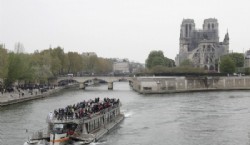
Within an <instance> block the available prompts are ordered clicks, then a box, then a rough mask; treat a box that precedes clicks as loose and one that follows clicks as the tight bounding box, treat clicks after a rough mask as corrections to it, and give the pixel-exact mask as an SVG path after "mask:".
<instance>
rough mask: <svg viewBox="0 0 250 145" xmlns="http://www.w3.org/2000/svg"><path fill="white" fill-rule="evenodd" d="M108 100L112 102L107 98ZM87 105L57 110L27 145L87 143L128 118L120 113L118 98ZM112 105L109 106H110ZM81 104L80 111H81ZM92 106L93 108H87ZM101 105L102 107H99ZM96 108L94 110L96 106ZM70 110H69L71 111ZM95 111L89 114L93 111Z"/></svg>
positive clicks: (83, 144)
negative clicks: (46, 124)
mask: <svg viewBox="0 0 250 145" xmlns="http://www.w3.org/2000/svg"><path fill="white" fill-rule="evenodd" d="M107 100H108V101H107ZM84 103H86V105H84V108H85V110H84V111H85V114H83V111H82V110H83V105H82V104H80V105H79V103H78V104H77V105H78V106H77V107H76V106H74V107H69V108H70V109H71V108H75V109H76V108H78V109H77V110H75V111H74V109H72V111H69V112H73V114H72V113H69V112H68V111H67V113H62V112H63V111H62V110H63V109H62V110H61V112H60V111H59V112H57V111H55V113H50V114H49V115H48V118H47V123H48V127H47V128H46V129H43V130H39V131H37V132H35V133H33V134H32V135H31V136H30V137H29V139H28V141H27V142H25V145H85V144H89V143H91V142H95V141H97V140H99V139H100V138H101V137H102V136H103V135H104V134H106V133H107V132H109V131H110V130H112V128H113V127H115V126H116V125H117V124H118V123H120V122H121V121H122V120H123V119H124V114H122V113H121V112H120V107H121V103H120V101H119V99H118V100H116V99H106V100H104V101H103V102H99V100H98V102H94V103H93V102H92V104H90V106H91V107H90V106H89V104H88V102H85V101H84ZM104 104H106V106H105V105H104ZM107 104H108V105H107ZM79 106H81V108H80V112H79ZM87 106H89V108H88V107H87ZM97 107H99V108H97ZM93 108H94V109H93ZM70 109H69V110H70ZM89 109H91V110H93V111H94V112H93V113H91V114H87V113H86V112H89V111H90V110H89ZM87 110H88V111H87Z"/></svg>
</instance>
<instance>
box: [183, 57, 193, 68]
mask: <svg viewBox="0 0 250 145" xmlns="http://www.w3.org/2000/svg"><path fill="white" fill-rule="evenodd" d="M180 66H181V67H192V61H191V60H190V59H185V60H183V61H182V62H181V63H180Z"/></svg>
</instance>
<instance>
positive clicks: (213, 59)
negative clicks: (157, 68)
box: [175, 18, 229, 71]
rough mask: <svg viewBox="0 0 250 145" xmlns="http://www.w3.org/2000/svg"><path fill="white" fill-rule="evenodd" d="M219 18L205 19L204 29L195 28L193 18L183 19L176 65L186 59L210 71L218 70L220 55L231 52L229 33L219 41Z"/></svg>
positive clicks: (195, 65)
mask: <svg viewBox="0 0 250 145" xmlns="http://www.w3.org/2000/svg"><path fill="white" fill-rule="evenodd" d="M218 33H219V24H218V21H217V19H214V18H209V19H205V20H204V23H203V29H201V30H199V29H196V28H195V23H194V20H193V19H183V21H182V24H181V30H180V44H179V54H177V56H176V58H175V63H176V66H179V65H180V64H181V63H183V62H184V61H187V60H189V61H191V62H192V65H193V66H194V67H200V68H204V69H206V70H209V71H218V70H217V63H218V60H219V57H220V56H222V55H225V54H228V52H229V35H228V32H227V33H226V35H225V37H224V40H223V42H220V41H219V34H218Z"/></svg>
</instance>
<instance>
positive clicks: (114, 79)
mask: <svg viewBox="0 0 250 145" xmlns="http://www.w3.org/2000/svg"><path fill="white" fill-rule="evenodd" d="M95 79H98V80H103V81H106V82H108V83H110V82H118V81H120V80H128V81H129V80H132V78H131V77H121V76H119V77H115V76H90V77H58V78H57V82H60V81H62V80H75V81H77V82H79V83H84V82H86V81H88V80H95Z"/></svg>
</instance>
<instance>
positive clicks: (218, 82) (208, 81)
mask: <svg viewBox="0 0 250 145" xmlns="http://www.w3.org/2000/svg"><path fill="white" fill-rule="evenodd" d="M132 87H133V89H134V90H135V91H137V92H139V93H144V94H150V93H178V92H193V91H216V90H218V91H219V90H248V89H249V90H250V77H248V76H240V77H237V76H236V77H137V78H134V80H133V83H132Z"/></svg>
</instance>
